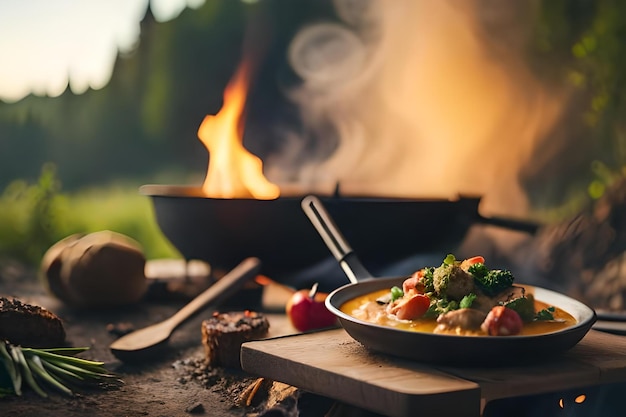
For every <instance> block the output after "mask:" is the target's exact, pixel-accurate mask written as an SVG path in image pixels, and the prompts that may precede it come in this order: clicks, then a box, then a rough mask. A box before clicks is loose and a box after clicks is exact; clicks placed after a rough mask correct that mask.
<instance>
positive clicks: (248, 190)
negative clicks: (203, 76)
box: [198, 63, 280, 200]
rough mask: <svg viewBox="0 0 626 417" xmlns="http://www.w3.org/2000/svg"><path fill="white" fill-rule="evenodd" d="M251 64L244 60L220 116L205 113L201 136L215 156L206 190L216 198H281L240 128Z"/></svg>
mask: <svg viewBox="0 0 626 417" xmlns="http://www.w3.org/2000/svg"><path fill="white" fill-rule="evenodd" d="M249 72H250V71H249V66H248V65H246V64H245V63H242V64H241V65H240V66H239V68H238V69H237V72H236V73H235V75H234V76H233V78H232V79H231V80H230V82H229V83H228V85H227V86H226V89H225V90H224V104H223V105H222V108H221V109H220V111H219V112H218V113H217V114H216V115H207V116H205V118H204V120H203V121H202V124H201V125H200V127H199V128H198V138H200V141H202V143H203V144H204V146H205V147H206V148H207V150H208V151H209V154H210V155H211V158H210V162H209V166H208V169H207V174H206V178H205V179H204V184H203V185H202V191H203V192H204V194H205V195H206V196H208V197H214V198H250V197H252V198H255V199H259V200H271V199H274V198H278V196H279V195H280V189H279V187H278V186H277V185H275V184H273V183H271V182H269V181H268V180H267V179H266V178H265V176H264V175H263V162H262V161H261V159H260V158H258V157H257V156H255V155H253V154H251V153H250V152H248V151H247V150H246V149H245V148H244V147H243V143H242V142H243V129H238V127H239V123H240V121H241V119H242V114H243V111H244V108H245V104H246V94H247V92H248V86H249Z"/></svg>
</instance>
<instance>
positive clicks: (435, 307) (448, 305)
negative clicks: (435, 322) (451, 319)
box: [423, 297, 459, 318]
mask: <svg viewBox="0 0 626 417" xmlns="http://www.w3.org/2000/svg"><path fill="white" fill-rule="evenodd" d="M458 309H459V303H458V302H456V301H454V300H448V299H447V298H446V297H443V298H434V297H433V298H431V299H430V306H429V307H428V310H427V311H426V313H424V315H423V317H425V318H432V317H438V316H440V315H441V314H445V313H447V312H448V311H452V310H458Z"/></svg>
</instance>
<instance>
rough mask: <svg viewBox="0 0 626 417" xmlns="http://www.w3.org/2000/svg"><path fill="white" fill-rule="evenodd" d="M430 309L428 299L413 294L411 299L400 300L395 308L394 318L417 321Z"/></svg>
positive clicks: (421, 295) (424, 296)
mask: <svg viewBox="0 0 626 417" xmlns="http://www.w3.org/2000/svg"><path fill="white" fill-rule="evenodd" d="M428 307H430V299H429V298H428V296H426V295H424V294H415V295H414V296H413V297H411V298H409V299H407V300H402V301H401V302H400V303H398V306H397V308H395V309H394V310H395V313H396V317H397V318H399V319H400V320H413V319H418V318H420V317H422V316H423V315H424V313H426V310H428Z"/></svg>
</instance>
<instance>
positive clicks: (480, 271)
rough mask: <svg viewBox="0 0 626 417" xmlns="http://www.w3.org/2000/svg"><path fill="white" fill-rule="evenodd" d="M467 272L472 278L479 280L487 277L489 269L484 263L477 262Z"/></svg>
mask: <svg viewBox="0 0 626 417" xmlns="http://www.w3.org/2000/svg"><path fill="white" fill-rule="evenodd" d="M467 271H468V272H469V273H470V274H472V275H473V276H474V278H478V279H481V278H484V277H486V276H487V274H488V273H489V268H487V267H486V266H485V264H484V263H482V262H478V263H475V264H474V265H471V266H470V267H469V268H468V270H467Z"/></svg>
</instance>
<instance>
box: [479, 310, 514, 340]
mask: <svg viewBox="0 0 626 417" xmlns="http://www.w3.org/2000/svg"><path fill="white" fill-rule="evenodd" d="M522 327H524V323H523V322H522V319H521V317H520V315H519V314H518V313H517V311H515V310H513V309H511V308H507V307H504V306H496V307H494V308H492V309H491V311H490V312H489V314H487V318H486V319H485V321H484V322H483V324H482V325H481V326H480V328H481V329H482V330H483V331H484V332H486V333H488V334H489V335H490V336H513V335H516V334H519V333H520V332H521V331H522Z"/></svg>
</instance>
